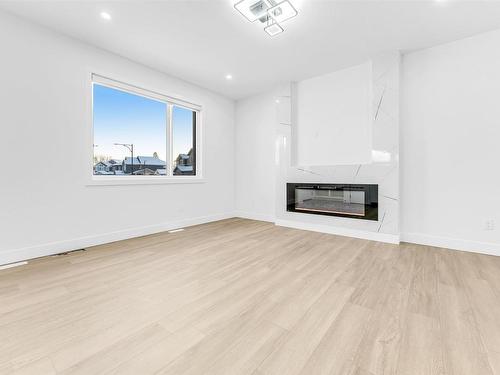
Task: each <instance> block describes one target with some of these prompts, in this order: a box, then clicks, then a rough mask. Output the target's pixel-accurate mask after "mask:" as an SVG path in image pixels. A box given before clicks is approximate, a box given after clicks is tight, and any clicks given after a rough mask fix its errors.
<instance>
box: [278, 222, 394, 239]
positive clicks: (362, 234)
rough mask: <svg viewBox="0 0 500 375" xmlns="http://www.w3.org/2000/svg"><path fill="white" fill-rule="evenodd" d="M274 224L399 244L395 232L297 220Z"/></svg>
mask: <svg viewBox="0 0 500 375" xmlns="http://www.w3.org/2000/svg"><path fill="white" fill-rule="evenodd" d="M276 225H279V226H282V227H289V228H295V229H302V230H310V231H313V232H321V233H328V234H336V235H338V236H346V237H354V238H361V239H364V240H370V241H379V242H386V243H392V244H399V236H398V235H397V234H387V233H378V232H368V231H362V230H356V229H349V228H340V227H332V226H330V225H324V224H311V223H304V222H297V221H292V220H276Z"/></svg>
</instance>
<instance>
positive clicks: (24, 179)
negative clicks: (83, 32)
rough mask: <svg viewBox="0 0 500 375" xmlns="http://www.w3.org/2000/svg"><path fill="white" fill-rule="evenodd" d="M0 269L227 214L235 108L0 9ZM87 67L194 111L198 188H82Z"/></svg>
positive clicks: (231, 197) (231, 190) (87, 138)
mask: <svg viewBox="0 0 500 375" xmlns="http://www.w3.org/2000/svg"><path fill="white" fill-rule="evenodd" d="M0 46H2V47H1V48H2V53H1V59H0V68H1V69H0V71H1V72H2V75H1V78H0V103H1V111H0V124H1V137H0V145H1V159H2V161H3V163H2V168H1V171H0V180H1V181H0V200H1V204H0V205H1V209H0V264H2V263H7V262H11V261H16V260H19V259H23V258H29V257H34V256H40V255H44V254H48V253H53V252H58V251H63V250H68V249H71V248H78V247H82V246H88V245H91V244H94V243H100V242H106V241H109V240H113V239H118V238H125V237H129V236H133V235H139V234H144V233H148V232H155V231H160V230H165V229H168V228H171V227H175V226H182V225H187V224H192V223H196V222H202V221H207V220H213V219H218V218H222V217H226V216H228V215H229V216H231V214H232V212H233V211H234V164H233V154H234V102H233V101H231V100H229V99H226V98H223V97H221V96H219V95H216V94H213V93H211V92H209V91H207V90H204V89H201V88H198V87H196V86H193V85H191V84H188V83H186V82H183V81H181V80H178V79H175V78H172V77H169V76H166V75H164V74H161V73H159V72H156V71H154V70H151V69H148V68H147V67H144V66H142V65H139V64H136V63H133V62H131V61H129V60H127V59H124V58H121V57H118V56H116V55H113V54H110V53H107V52H104V51H102V50H99V49H96V48H93V47H90V46H87V45H85V44H83V43H80V42H78V41H76V40H73V39H70V38H66V37H63V36H61V35H59V34H56V33H53V32H51V31H48V30H46V29H43V28H41V27H37V26H35V25H33V24H30V23H25V22H24V21H21V20H20V19H17V18H15V17H12V16H10V15H7V14H5V13H0ZM88 69H94V70H99V71H102V72H114V73H116V76H117V77H130V80H131V81H132V82H133V83H136V84H140V85H141V86H142V87H144V88H154V89H156V90H161V91H162V93H165V94H167V95H171V96H180V97H184V98H189V99H190V100H192V101H193V102H195V103H200V104H202V105H203V108H204V109H203V123H202V126H203V137H204V143H203V145H204V155H203V156H204V177H205V178H206V182H205V183H202V184H174V185H172V184H170V185H166V184H165V185H134V186H92V187H89V186H86V185H85V184H86V182H87V181H86V173H88V170H87V169H86V168H87V166H88V160H87V158H88V157H89V153H88V149H89V144H88V142H91V138H90V136H89V132H88V129H89V124H88V122H87V121H88V118H89V117H88V116H87V114H88V107H87V105H88V102H87V101H86V92H87V91H88V88H87V87H86V85H87V80H86V79H87V73H88Z"/></svg>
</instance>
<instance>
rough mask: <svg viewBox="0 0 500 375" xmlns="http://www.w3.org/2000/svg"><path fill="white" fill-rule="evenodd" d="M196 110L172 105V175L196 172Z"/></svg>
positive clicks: (193, 173)
mask: <svg viewBox="0 0 500 375" xmlns="http://www.w3.org/2000/svg"><path fill="white" fill-rule="evenodd" d="M195 140H196V111H193V110H190V109H187V108H183V107H177V106H173V108H172V141H173V142H172V154H173V157H174V172H173V174H174V175H195V174H196V143H195Z"/></svg>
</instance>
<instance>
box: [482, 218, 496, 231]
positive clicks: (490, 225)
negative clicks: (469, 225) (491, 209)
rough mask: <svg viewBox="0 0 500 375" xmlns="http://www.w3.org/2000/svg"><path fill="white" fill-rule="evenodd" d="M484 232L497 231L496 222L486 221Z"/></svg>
mask: <svg viewBox="0 0 500 375" xmlns="http://www.w3.org/2000/svg"><path fill="white" fill-rule="evenodd" d="M484 230H495V220H492V219H491V220H486V222H485V223H484Z"/></svg>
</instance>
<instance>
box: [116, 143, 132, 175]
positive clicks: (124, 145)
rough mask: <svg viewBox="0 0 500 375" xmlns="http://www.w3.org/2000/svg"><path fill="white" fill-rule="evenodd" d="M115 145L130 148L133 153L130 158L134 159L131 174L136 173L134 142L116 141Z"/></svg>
mask: <svg viewBox="0 0 500 375" xmlns="http://www.w3.org/2000/svg"><path fill="white" fill-rule="evenodd" d="M115 146H123V147H126V148H128V150H129V151H130V155H131V158H130V159H131V160H132V163H131V166H130V168H131V169H132V173H131V174H134V144H133V143H115ZM126 165H127V164H125V166H126Z"/></svg>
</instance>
